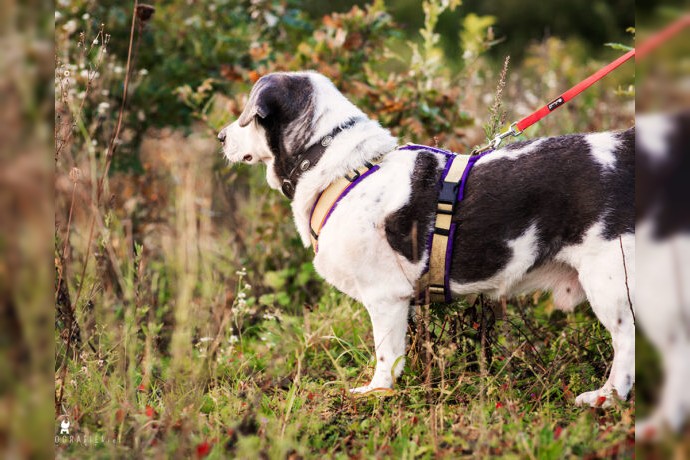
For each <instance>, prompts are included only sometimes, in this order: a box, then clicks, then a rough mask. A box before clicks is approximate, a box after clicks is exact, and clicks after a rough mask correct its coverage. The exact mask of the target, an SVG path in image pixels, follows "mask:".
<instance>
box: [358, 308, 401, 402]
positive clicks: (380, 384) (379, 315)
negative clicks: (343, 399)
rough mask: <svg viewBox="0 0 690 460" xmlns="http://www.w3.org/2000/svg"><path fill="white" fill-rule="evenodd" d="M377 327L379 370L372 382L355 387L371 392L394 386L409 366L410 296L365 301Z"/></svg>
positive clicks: (377, 368) (375, 337)
mask: <svg viewBox="0 0 690 460" xmlns="http://www.w3.org/2000/svg"><path fill="white" fill-rule="evenodd" d="M365 305H366V308H367V311H368V312H369V317H370V318H371V324H372V326H373V328H374V346H375V349H376V370H375V371H374V377H373V378H372V379H371V382H370V383H369V385H366V386H363V387H358V388H354V389H351V390H350V392H352V393H367V392H369V391H372V390H376V389H379V388H386V389H389V388H393V383H394V381H395V378H396V377H398V376H399V375H400V373H401V372H402V369H403V367H404V365H405V333H406V332H407V318H408V313H409V308H410V301H409V299H401V300H397V301H392V302H391V301H388V302H381V301H379V302H375V303H370V302H365Z"/></svg>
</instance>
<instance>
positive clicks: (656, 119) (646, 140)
mask: <svg viewBox="0 0 690 460" xmlns="http://www.w3.org/2000/svg"><path fill="white" fill-rule="evenodd" d="M635 121H636V129H637V135H636V136H635V143H636V144H637V143H638V142H639V147H640V149H641V150H642V151H645V152H646V153H647V155H649V157H650V158H651V159H652V160H653V164H658V163H662V162H663V161H664V160H665V159H666V156H667V150H668V147H667V145H668V143H667V142H666V140H667V138H668V136H669V135H670V134H671V133H673V129H674V124H673V122H672V119H671V117H668V116H666V115H662V114H653V115H638V116H637V117H635Z"/></svg>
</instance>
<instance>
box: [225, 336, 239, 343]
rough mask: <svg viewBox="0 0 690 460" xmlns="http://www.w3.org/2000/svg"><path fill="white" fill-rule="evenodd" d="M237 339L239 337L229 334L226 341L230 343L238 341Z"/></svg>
mask: <svg viewBox="0 0 690 460" xmlns="http://www.w3.org/2000/svg"><path fill="white" fill-rule="evenodd" d="M239 341H240V338H239V337H237V336H236V335H231V336H230V337H229V338H228V342H230V343H237V342H239Z"/></svg>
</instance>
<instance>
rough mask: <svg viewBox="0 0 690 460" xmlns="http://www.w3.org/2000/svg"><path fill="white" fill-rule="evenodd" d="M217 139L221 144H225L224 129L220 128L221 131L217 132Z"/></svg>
mask: <svg viewBox="0 0 690 460" xmlns="http://www.w3.org/2000/svg"><path fill="white" fill-rule="evenodd" d="M218 140H219V141H220V143H221V144H225V130H224V129H221V131H220V132H219V133H218Z"/></svg>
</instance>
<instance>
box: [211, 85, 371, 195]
mask: <svg viewBox="0 0 690 460" xmlns="http://www.w3.org/2000/svg"><path fill="white" fill-rule="evenodd" d="M354 111H356V112H358V113H360V114H361V112H359V110H358V109H357V108H356V107H354V105H352V104H351V103H350V102H349V101H348V100H347V99H346V98H345V97H344V96H343V95H342V94H341V93H340V92H339V91H338V90H337V88H336V87H335V86H334V85H333V83H331V81H330V80H328V79H327V78H326V77H324V76H323V75H321V74H318V73H316V72H290V73H288V72H281V73H272V74H268V75H265V76H263V77H261V78H260V79H259V81H257V82H256V84H255V85H254V87H253V88H252V91H251V93H250V94H249V100H248V101H247V105H246V107H245V108H244V111H243V112H242V114H241V115H240V116H239V118H238V119H237V121H235V122H233V123H231V124H230V125H228V126H226V127H225V128H223V129H222V130H221V131H220V133H219V134H218V139H219V140H220V141H221V143H222V144H223V153H224V155H225V157H226V158H227V159H228V160H229V161H230V162H232V163H236V162H244V163H248V164H256V163H265V164H266V165H267V167H268V170H267V172H266V177H267V179H268V183H269V185H270V186H271V187H272V188H276V189H279V188H280V185H281V178H284V177H286V175H287V174H288V173H289V171H290V170H291V169H292V168H293V167H294V166H295V164H296V161H297V160H296V157H297V155H298V154H299V153H300V152H302V151H304V149H305V147H307V146H308V145H309V144H310V142H313V140H314V139H315V137H316V136H318V135H323V133H321V132H320V131H323V129H320V128H321V127H322V126H324V127H325V128H324V129H327V130H331V129H332V128H333V126H334V125H335V124H337V123H339V122H342V120H343V119H346V118H347V117H348V116H350V115H351V114H352V113H353V112H354ZM329 123H330V126H328V125H329Z"/></svg>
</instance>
